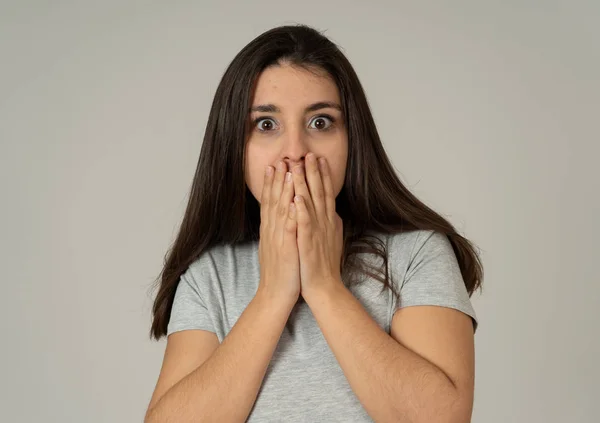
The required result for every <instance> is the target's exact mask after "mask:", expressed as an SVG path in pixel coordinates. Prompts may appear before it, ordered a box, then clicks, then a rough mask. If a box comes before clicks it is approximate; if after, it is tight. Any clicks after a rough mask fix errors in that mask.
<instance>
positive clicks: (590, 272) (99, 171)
mask: <svg viewBox="0 0 600 423" xmlns="http://www.w3.org/2000/svg"><path fill="white" fill-rule="evenodd" d="M284 3H285V5H284ZM599 17H600V5H599V3H597V2H595V1H588V2H583V1H569V2H567V1H563V2H556V1H546V2H532V1H519V2H500V1H495V2H481V1H479V2H478V1H454V2H437V3H429V2H427V3H425V2H403V1H387V2H384V1H369V2H358V1H356V2H349V1H328V2H323V1H298V2H269V1H252V2H241V1H238V2H235V3H233V4H232V2H226V1H221V2H207V1H203V2H192V1H188V2H184V1H174V2H158V1H153V2H142V1H110V2H109V1H96V2H93V3H92V2H89V3H84V2H77V3H76V2H68V1H52V2H50V1H37V2H33V1H13V2H6V1H3V2H2V3H1V6H0V60H1V65H0V140H1V151H0V158H1V159H0V160H1V163H0V172H1V178H0V181H1V184H2V207H1V209H0V210H1V211H0V213H1V219H0V222H1V228H0V229H1V232H0V234H1V235H0V239H1V244H0V246H1V249H2V250H1V255H0V257H1V260H2V263H1V264H2V269H3V273H4V277H3V282H2V307H1V308H0V310H1V313H2V314H1V316H0V317H1V318H0V321H1V325H2V326H1V328H0V329H1V330H2V348H1V349H0V351H1V352H0V354H1V357H0V358H1V360H0V363H1V364H0V366H1V368H0V375H1V376H0V420H1V421H6V422H9V421H10V422H34V421H51V422H133V421H141V420H142V417H143V413H144V411H145V407H146V405H147V402H148V400H149V397H150V394H151V392H152V389H153V387H154V383H155V381H156V377H157V374H158V371H159V367H160V363H161V360H162V353H163V349H164V342H160V343H156V342H151V341H149V338H148V335H147V333H148V328H149V324H150V307H151V295H150V293H149V291H148V287H149V286H150V284H151V282H152V281H153V278H154V277H156V275H157V274H158V272H159V271H160V268H161V264H162V260H163V256H164V254H165V252H166V249H167V248H168V246H169V245H170V242H171V240H172V239H173V236H174V234H175V231H176V228H177V226H178V224H179V222H180V218H181V216H182V213H183V208H184V206H185V201H186V195H187V192H188V189H189V186H190V184H191V181H192V177H193V173H194V168H195V165H196V160H197V157H198V153H199V151H200V143H201V139H202V135H203V131H204V126H205V123H206V119H207V116H208V111H209V106H210V103H211V101H212V96H213V94H214V92H215V88H216V86H217V83H218V81H219V79H220V77H221V75H222V73H223V71H224V69H225V67H226V66H227V64H228V63H229V61H230V60H231V59H232V58H233V56H234V55H235V54H236V53H237V52H238V51H239V50H240V49H241V48H242V47H243V46H244V45H245V44H246V43H248V42H249V41H250V40H251V39H252V38H253V37H255V36H256V35H258V34H259V33H261V32H262V31H264V30H266V29H269V28H271V27H273V26H276V25H279V24H284V23H296V22H302V23H307V24H311V25H314V26H316V27H318V28H319V29H326V30H327V32H326V34H327V35H329V36H330V37H331V38H332V39H333V40H334V41H336V42H338V43H340V44H341V46H342V47H343V48H344V51H345V52H346V54H347V56H348V57H349V59H350V61H351V62H352V63H353V64H354V66H355V68H356V70H357V72H358V74H359V76H360V78H361V80H362V82H363V84H364V86H365V89H366V91H367V94H368V98H369V101H370V104H371V106H372V109H373V112H374V115H375V117H376V121H377V124H378V127H379V130H380V132H381V135H382V138H383V140H384V143H385V147H386V148H387V151H388V153H389V155H390V157H391V158H392V160H393V162H394V164H395V166H396V168H397V169H398V171H399V172H400V174H401V177H402V178H403V180H404V181H405V182H406V184H407V185H408V186H409V187H411V188H412V189H413V190H414V191H415V192H416V194H418V195H419V196H420V197H421V198H422V199H424V200H425V201H427V202H428V203H429V204H431V205H432V206H433V207H434V208H436V209H437V210H438V211H440V212H441V213H443V214H444V215H445V216H447V217H449V218H450V219H451V221H452V222H454V223H455V224H456V225H457V227H458V228H459V229H460V230H461V231H464V232H465V234H466V235H467V236H468V237H470V238H471V239H473V240H474V241H475V242H476V243H477V244H478V245H479V246H480V247H481V248H482V250H483V258H484V263H485V270H486V280H485V289H484V293H483V295H482V296H480V295H476V296H475V297H474V298H473V301H474V304H475V307H476V310H477V313H478V315H479V318H480V329H479V331H478V333H477V336H476V343H477V376H476V385H477V387H476V399H475V411H474V418H473V421H474V422H485V423H496V422H498V423H500V422H502V423H505V422H528V423H531V422H540V423H552V422H557V423H558V422H567V421H568V422H593V421H598V420H597V419H598V417H597V415H595V414H597V412H596V413H594V409H595V410H597V401H598V398H599V392H600V391H599V389H598V380H599V379H600V370H599V368H600V366H599V365H598V362H597V360H598V358H599V357H600V336H599V331H598V323H599V320H600V319H599V312H598V308H599V306H600V277H599V276H598V266H597V264H598V262H599V261H600V256H599V253H600V247H599V241H598V239H599V232H600V231H599V229H600V225H599V223H598V216H599V215H600V213H599V211H600V200H599V198H598V192H599V190H600V189H599V188H600V182H599V179H600V178H599V177H598V175H597V163H598V154H599V153H600V149H599V147H598V142H599V138H600V137H599V136H598V134H599V130H598V121H599V118H600V101H599V98H600V83H599V79H600V57H599V56H600V47H599V42H600V24H598V22H599ZM398 400H399V401H401V400H402V399H401V398H399V399H398Z"/></svg>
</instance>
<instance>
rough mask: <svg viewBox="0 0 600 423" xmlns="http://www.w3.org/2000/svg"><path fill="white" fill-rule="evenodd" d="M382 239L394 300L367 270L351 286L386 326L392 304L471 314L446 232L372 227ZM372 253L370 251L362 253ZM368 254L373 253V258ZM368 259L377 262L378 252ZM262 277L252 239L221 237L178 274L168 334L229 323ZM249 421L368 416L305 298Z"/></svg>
mask: <svg viewBox="0 0 600 423" xmlns="http://www.w3.org/2000/svg"><path fill="white" fill-rule="evenodd" d="M378 236H379V237H380V239H382V240H383V241H384V242H385V243H386V248H387V251H388V268H389V270H388V271H389V275H390V279H391V283H392V284H394V286H395V287H396V289H397V290H399V292H400V302H399V303H398V304H397V302H396V299H395V296H394V295H393V294H392V292H391V291H390V290H389V289H386V290H385V291H383V293H381V288H382V283H381V282H380V281H378V280H376V279H372V278H370V277H367V278H366V279H365V280H364V281H362V282H360V283H359V284H356V285H351V286H350V290H351V292H352V293H353V294H354V296H355V297H356V298H357V299H358V300H359V301H360V302H361V304H362V305H363V306H364V307H365V309H366V310H367V312H368V313H369V314H370V315H371V317H372V318H373V319H374V320H375V321H376V322H377V323H378V324H379V326H380V327H381V328H383V329H384V330H385V331H386V332H387V333H388V334H389V333H390V325H391V321H392V316H393V314H394V311H396V310H397V309H398V308H401V307H408V306H416V305H436V306H443V307H450V308H454V309H457V310H460V311H462V312H463V313H466V314H467V315H469V316H471V317H472V319H473V322H474V324H475V325H476V324H477V321H476V316H475V312H474V310H473V307H472V305H471V301H470V299H469V296H468V294H467V290H466V288H465V285H464V282H463V279H462V276H461V273H460V269H459V267H458V263H457V260H456V256H455V255H454V252H453V250H452V246H451V245H450V242H449V241H448V238H447V237H446V236H445V235H443V234H440V233H437V232H433V231H411V232H406V233H400V234H391V235H388V234H378ZM371 257H375V256H373V255H369V256H368V257H367V258H368V259H371ZM371 260H372V259H371ZM371 263H374V264H380V263H381V259H380V258H379V259H377V262H373V261H371ZM259 279H260V267H259V262H258V242H252V243H246V244H238V245H220V246H216V247H213V248H212V249H210V250H208V251H206V252H205V253H203V254H202V255H201V257H200V258H199V259H197V260H196V261H195V262H194V263H192V265H190V267H189V268H188V269H187V271H186V272H185V273H184V274H183V275H182V276H181V280H180V283H179V285H178V287H177V292H176V294H175V300H174V303H173V309H172V311H171V318H170V321H169V326H168V331H167V332H168V334H171V333H173V332H177V331H181V330H186V329H204V330H208V331H211V332H214V333H216V335H217V337H218V339H219V341H221V342H222V341H223V339H224V338H225V336H227V334H228V333H229V331H230V330H231V329H232V327H233V325H234V324H235V322H236V321H237V319H238V318H239V317H240V315H241V314H242V312H243V311H244V309H245V308H246V306H247V305H248V303H249V302H250V301H251V300H252V298H253V297H254V295H255V293H256V290H257V288H258V283H259ZM247 421H248V422H251V423H266V422H281V421H285V422H289V423H294V422H344V423H347V422H372V421H373V420H372V419H371V417H370V416H369V415H368V414H367V412H366V411H365V409H364V408H363V407H362V405H361V404H360V402H359V400H358V398H357V397H356V395H355V394H354V392H353V391H352V389H351V387H350V384H349V383H348V381H347V379H346V377H345V376H344V373H343V371H342V368H341V367H340V366H339V364H338V362H337V361H336V359H335V356H334V355H333V353H332V351H331V349H330V348H329V346H328V344H327V341H326V340H325V338H324V336H323V334H322V332H321V330H320V329H319V326H318V325H317V322H316V320H315V318H314V316H313V314H312V313H311V310H310V308H309V307H308V305H307V304H306V303H305V302H300V303H298V304H296V306H295V307H294V309H293V310H292V312H291V314H290V317H289V319H288V323H287V325H286V327H285V329H284V330H283V332H282V334H281V338H280V340H279V343H278V345H277V347H276V349H275V352H274V354H273V357H272V359H271V362H270V364H269V366H268V368H267V372H266V375H265V378H264V380H263V383H262V386H261V388H260V391H259V393H258V396H257V399H256V402H255V404H254V407H253V409H252V411H251V413H250V415H249V417H248V420H247Z"/></svg>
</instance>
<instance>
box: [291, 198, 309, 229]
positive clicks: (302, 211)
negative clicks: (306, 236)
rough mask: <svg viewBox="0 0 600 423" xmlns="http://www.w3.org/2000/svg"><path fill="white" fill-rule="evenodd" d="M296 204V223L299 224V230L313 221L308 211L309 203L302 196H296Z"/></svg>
mask: <svg viewBox="0 0 600 423" xmlns="http://www.w3.org/2000/svg"><path fill="white" fill-rule="evenodd" d="M294 204H295V205H296V222H297V224H298V228H301V227H306V226H308V225H310V223H311V221H312V219H311V217H310V213H309V211H308V206H307V204H308V203H307V202H306V198H305V197H303V196H302V195H297V194H296V195H295V196H294Z"/></svg>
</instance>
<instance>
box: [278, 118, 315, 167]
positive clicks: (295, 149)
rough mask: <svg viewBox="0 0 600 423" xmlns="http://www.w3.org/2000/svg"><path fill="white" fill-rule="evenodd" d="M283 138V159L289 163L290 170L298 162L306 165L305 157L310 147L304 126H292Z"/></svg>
mask: <svg viewBox="0 0 600 423" xmlns="http://www.w3.org/2000/svg"><path fill="white" fill-rule="evenodd" d="M282 138H283V140H282V141H283V142H282V147H281V160H283V161H284V162H285V163H286V164H287V166H288V170H292V169H293V168H294V167H295V166H297V165H298V164H301V165H302V166H304V158H305V157H306V153H308V152H309V149H308V145H307V142H306V141H307V140H306V137H305V134H304V132H303V131H302V128H290V129H289V130H288V131H286V133H285V134H284V135H283V136H282Z"/></svg>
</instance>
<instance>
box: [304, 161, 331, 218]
mask: <svg viewBox="0 0 600 423" xmlns="http://www.w3.org/2000/svg"><path fill="white" fill-rule="evenodd" d="M306 181H307V183H308V190H309V191H310V199H311V201H312V205H313V207H314V210H315V217H316V218H317V221H320V220H322V219H323V218H326V217H327V215H326V214H325V210H326V206H325V192H324V190H323V182H322V181H321V172H320V170H319V165H318V163H317V158H316V156H315V155H314V154H313V153H308V154H307V155H306Z"/></svg>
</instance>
